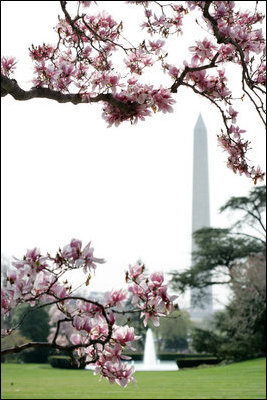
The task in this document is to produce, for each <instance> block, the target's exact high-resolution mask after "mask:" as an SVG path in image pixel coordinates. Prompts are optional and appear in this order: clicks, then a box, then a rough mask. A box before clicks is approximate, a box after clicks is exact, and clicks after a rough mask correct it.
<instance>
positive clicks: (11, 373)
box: [1, 358, 266, 399]
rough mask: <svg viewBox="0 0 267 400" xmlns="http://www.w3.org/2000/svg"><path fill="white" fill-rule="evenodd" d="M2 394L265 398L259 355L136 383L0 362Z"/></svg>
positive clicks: (145, 375)
mask: <svg viewBox="0 0 267 400" xmlns="http://www.w3.org/2000/svg"><path fill="white" fill-rule="evenodd" d="M1 375H2V396H1V398H2V399H265V398H266V386H265V377H266V366H265V359H263V358H262V359H257V360H251V361H245V362H242V363H237V364H231V365H226V366H219V367H218V366H216V367H209V368H196V369H190V370H189V369H187V370H180V371H177V372H176V371H174V372H136V374H135V376H136V379H137V386H136V387H135V386H134V385H132V384H131V385H129V386H128V387H127V388H121V387H119V386H118V385H110V384H109V383H108V382H107V381H106V380H102V381H101V382H99V377H98V376H94V375H93V373H92V372H91V371H84V370H80V371H79V370H77V371H76V370H66V369H64V370H63V369H56V368H52V367H50V365H47V364H2V373H1Z"/></svg>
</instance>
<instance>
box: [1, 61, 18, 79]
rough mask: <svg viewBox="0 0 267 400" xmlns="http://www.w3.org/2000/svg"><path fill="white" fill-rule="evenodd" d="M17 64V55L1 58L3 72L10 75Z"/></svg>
mask: <svg viewBox="0 0 267 400" xmlns="http://www.w3.org/2000/svg"><path fill="white" fill-rule="evenodd" d="M16 64H17V62H16V59H15V57H2V58H1V73H2V74H3V75H6V76H8V77H9V76H10V74H12V73H13V72H14V70H15V65H16Z"/></svg>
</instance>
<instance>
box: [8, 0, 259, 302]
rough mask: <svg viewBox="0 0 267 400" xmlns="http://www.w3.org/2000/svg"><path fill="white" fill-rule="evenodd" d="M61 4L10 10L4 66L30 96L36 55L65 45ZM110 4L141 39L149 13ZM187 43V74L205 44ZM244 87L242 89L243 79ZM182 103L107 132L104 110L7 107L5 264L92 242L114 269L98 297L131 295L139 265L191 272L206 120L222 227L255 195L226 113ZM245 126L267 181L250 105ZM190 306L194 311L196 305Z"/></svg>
mask: <svg viewBox="0 0 267 400" xmlns="http://www.w3.org/2000/svg"><path fill="white" fill-rule="evenodd" d="M58 3H59V2H55V1H53V2H52V1H45V2H44V1H37V2H28V1H19V2H18V1H3V2H1V6H2V17H1V18H2V55H5V56H15V57H16V58H17V60H18V61H19V62H18V64H17V70H16V73H15V76H14V77H15V78H16V79H17V80H18V82H19V83H20V85H21V86H22V87H24V88H29V87H30V81H31V79H32V66H33V64H32V62H31V60H30V57H29V56H28V48H29V47H30V45H31V44H32V43H34V44H42V43H43V42H45V43H55V42H56V39H57V38H56V33H55V32H54V31H53V27H54V26H55V25H56V23H57V15H58V14H60V7H59V4H58ZM107 3H108V4H107ZM237 3H240V2H237ZM245 3H246V4H245ZM249 3H251V2H242V4H245V7H248V6H249ZM261 3H263V2H261ZM98 4H99V8H100V9H102V6H103V8H108V9H109V10H112V11H111V13H112V15H114V17H115V18H116V19H117V20H118V21H119V20H120V19H123V15H125V14H124V12H126V20H124V27H125V28H126V29H129V31H130V32H132V33H134V38H135V37H136V30H134V23H135V22H136V21H138V23H139V21H140V22H141V20H142V18H143V17H142V13H141V15H140V16H139V14H138V12H141V10H140V9H138V10H137V9H136V8H135V7H133V6H128V5H124V4H123V2H120V4H118V2H115V1H112V2H105V1H103V2H101V1H100V2H98ZM89 10H90V9H89ZM129 10H130V13H131V14H130V15H129ZM136 10H137V11H136ZM134 12H137V14H136V15H135V14H133V13H134ZM134 15H135V17H134ZM129 16H130V18H129ZM185 32H188V34H189V36H186V33H185V36H184V37H183V38H182V39H181V38H179V39H178V40H179V41H178V42H177V43H179V46H177V44H175V46H176V47H177V57H178V56H179V57H180V58H179V60H180V61H179V64H181V62H182V60H183V59H184V58H185V53H186V52H187V48H188V47H189V46H190V45H193V44H194V40H195V39H199V33H197V31H195V28H194V27H193V26H192V25H190V24H189V26H187V27H185ZM194 35H195V36H194ZM188 38H189V39H188ZM171 46H174V42H173V44H171ZM175 57H176V54H175ZM151 79H154V80H155V82H156V81H158V76H157V75H153V76H151ZM164 79H167V77H166V78H164ZM233 79H234V81H235V82H236V81H238V82H239V80H240V79H239V77H237V76H236V75H235V71H234V72H233ZM155 82H154V83H155ZM160 82H162V77H160ZM175 99H176V104H175V105H174V113H172V114H161V113H158V114H156V115H155V116H154V117H150V118H147V120H146V121H145V122H142V123H140V122H139V123H138V124H137V125H135V126H132V125H130V124H129V123H124V124H122V125H121V126H120V127H118V128H109V129H107V126H106V123H105V122H104V120H103V119H102V118H101V105H99V104H95V105H86V104H83V105H78V106H73V105H70V104H65V105H61V104H58V103H56V102H52V101H49V100H45V99H35V100H31V101H26V102H18V101H15V100H13V99H12V98H11V97H10V96H7V97H5V98H3V99H2V224H1V228H2V253H4V254H5V255H7V256H12V255H15V256H17V257H20V256H22V255H23V254H24V253H25V251H26V250H27V249H28V248H33V247H35V246H37V247H40V249H41V250H42V251H43V252H46V251H50V252H52V251H54V250H56V249H57V248H58V247H59V246H61V247H62V246H63V245H65V244H67V243H68V242H69V241H70V240H71V239H72V238H78V239H81V240H83V243H84V244H86V243H87V242H88V241H90V240H91V241H92V244H93V246H94V248H95V256H97V257H103V258H105V259H106V261H107V262H106V264H104V265H101V266H99V267H98V270H97V273H96V276H95V277H94V278H93V279H92V281H91V285H92V286H91V288H92V290H110V289H112V288H116V287H118V288H119V287H121V286H122V285H124V271H125V269H126V267H127V265H128V264H129V263H134V262H135V261H136V260H137V259H139V258H141V259H142V261H143V262H144V263H145V264H146V265H147V267H148V268H149V270H150V271H152V270H163V271H165V272H167V271H169V270H173V269H180V270H182V269H184V268H185V267H187V266H189V264H190V251H191V203H192V165H193V160H192V158H193V129H194V125H195V123H196V120H197V118H198V115H199V112H201V113H202V116H203V119H204V121H205V124H206V126H207V129H208V146H209V167H210V214H211V225H212V226H226V225H228V224H229V220H228V219H227V216H226V215H219V214H218V209H219V207H220V206H221V205H222V204H224V203H225V202H226V201H227V200H228V199H229V197H231V196H239V195H247V194H248V191H249V190H250V189H251V188H252V187H253V184H252V182H251V181H250V180H249V179H248V178H245V177H240V176H238V175H234V174H233V173H232V172H231V171H230V170H228V169H227V168H226V165H225V161H226V154H224V153H223V152H222V150H221V149H220V148H219V147H218V145H217V141H216V134H217V133H219V132H220V128H221V127H222V121H221V119H220V115H219V114H218V113H217V111H216V110H215V109H213V108H212V106H211V105H210V104H209V103H208V102H205V101H204V100H202V99H199V98H196V97H195V95H192V94H191V93H190V92H188V91H187V90H185V89H184V88H183V90H179V93H178V94H177V95H176V97H175ZM239 124H240V126H241V127H242V128H245V129H246V130H247V137H248V138H249V139H250V140H251V142H252V145H253V150H252V151H251V152H250V159H251V160H252V161H253V163H254V164H255V165H256V166H257V165H258V164H260V165H261V166H262V168H263V169H264V170H266V163H265V132H264V129H263V127H262V126H261V123H260V122H259V120H258V118H257V116H256V113H255V112H254V111H253V110H252V109H251V108H250V107H249V106H247V104H246V103H242V107H241V108H240V115H239ZM221 293H224V292H221ZM223 296H224V294H222V296H221V300H222V301H224V298H223ZM181 301H182V304H180V305H181V306H183V305H185V304H186V301H187V300H186V296H185V298H184V299H182V300H181Z"/></svg>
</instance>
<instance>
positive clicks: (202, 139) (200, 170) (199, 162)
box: [190, 114, 212, 320]
mask: <svg viewBox="0 0 267 400" xmlns="http://www.w3.org/2000/svg"><path fill="white" fill-rule="evenodd" d="M205 226H210V204H209V169H208V142H207V129H206V126H205V124H204V122H203V119H202V116H201V114H199V117H198V120H197V123H196V125H195V129H194V158H193V208H192V233H193V232H195V231H196V230H198V229H201V228H203V227H205ZM194 250H196V244H195V243H194V240H193V238H192V252H193V251H194ZM192 263H193V261H192ZM197 293H198V290H197V289H193V290H191V299H190V314H191V317H192V318H193V319H200V320H201V319H203V318H204V317H205V316H207V315H209V314H211V313H212V287H211V286H209V287H208V288H206V289H205V296H204V298H203V300H202V304H200V302H199V301H198V299H197Z"/></svg>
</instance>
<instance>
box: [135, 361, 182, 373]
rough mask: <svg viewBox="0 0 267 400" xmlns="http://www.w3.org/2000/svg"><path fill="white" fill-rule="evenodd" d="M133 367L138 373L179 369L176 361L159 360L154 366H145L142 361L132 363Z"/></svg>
mask: <svg viewBox="0 0 267 400" xmlns="http://www.w3.org/2000/svg"><path fill="white" fill-rule="evenodd" d="M132 365H133V366H134V368H135V370H136V371H177V370H178V369H179V368H178V365H177V364H176V362H175V361H160V360H157V362H156V363H155V364H153V365H151V364H144V363H143V362H142V361H132Z"/></svg>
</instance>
